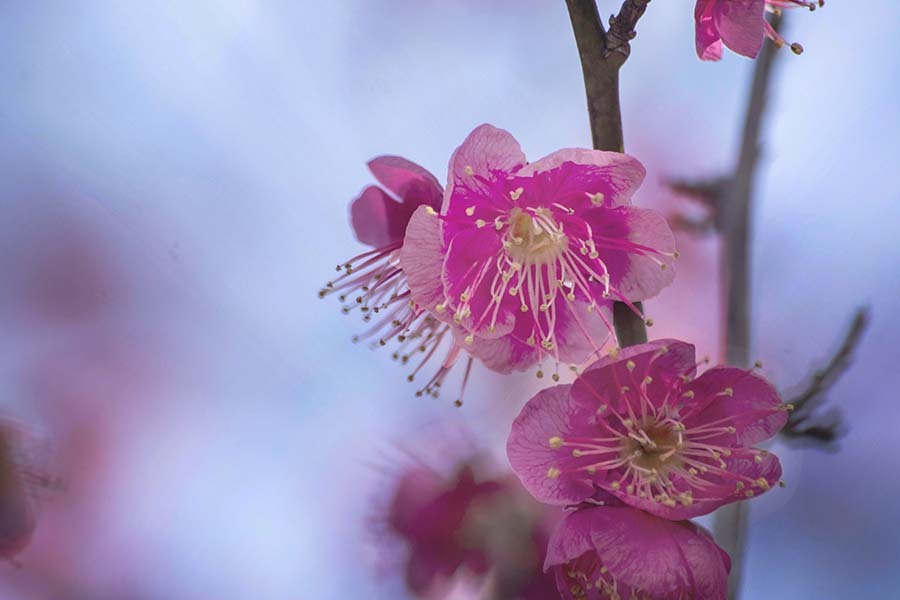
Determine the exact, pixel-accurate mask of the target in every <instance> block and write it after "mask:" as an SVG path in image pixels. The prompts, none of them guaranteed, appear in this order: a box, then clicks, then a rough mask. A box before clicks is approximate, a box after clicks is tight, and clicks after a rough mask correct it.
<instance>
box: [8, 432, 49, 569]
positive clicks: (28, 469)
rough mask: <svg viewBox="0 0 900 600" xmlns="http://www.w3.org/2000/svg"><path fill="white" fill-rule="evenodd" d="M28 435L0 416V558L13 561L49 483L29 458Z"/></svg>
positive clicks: (30, 529) (29, 535)
mask: <svg viewBox="0 0 900 600" xmlns="http://www.w3.org/2000/svg"><path fill="white" fill-rule="evenodd" d="M28 438H29V435H28V433H27V432H26V431H25V429H23V428H22V427H21V426H20V425H18V424H17V423H15V422H14V421H12V420H9V419H6V418H3V417H0V559H4V560H9V561H13V560H15V557H16V556H17V555H18V554H19V553H20V552H22V551H23V550H24V549H25V548H26V547H27V546H28V544H29V543H30V542H31V538H32V536H33V535H34V530H35V528H36V526H37V514H36V511H37V504H36V503H37V500H38V498H39V494H40V492H41V490H42V489H46V488H48V487H49V486H51V485H52V483H53V482H52V481H51V480H50V479H48V478H47V477H46V476H44V475H41V474H40V473H39V471H38V470H37V469H36V468H35V466H34V465H32V460H33V458H32V457H31V456H29V447H30V446H31V442H30V441H29V439H28Z"/></svg>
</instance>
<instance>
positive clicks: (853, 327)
mask: <svg viewBox="0 0 900 600" xmlns="http://www.w3.org/2000/svg"><path fill="white" fill-rule="evenodd" d="M869 319H870V315H869V308H868V307H862V308H860V309H858V310H857V311H856V313H855V314H854V316H853V321H852V322H851V323H850V327H849V328H848V329H847V333H846V334H845V335H844V340H843V342H841V345H840V347H839V348H838V349H837V352H835V353H834V355H833V356H832V357H831V360H829V361H828V363H827V364H826V365H825V367H823V368H822V369H820V370H818V371H815V372H814V373H813V374H812V376H810V378H809V383H808V384H807V386H806V388H805V389H804V390H803V391H801V392H800V393H798V394H797V395H796V396H794V397H793V398H792V399H791V400H790V404H792V405H793V406H794V411H793V412H792V413H791V416H790V419H788V424H787V426H786V427H785V428H784V429H783V430H782V431H781V433H782V435H784V436H785V437H787V438H790V439H794V440H804V439H805V440H812V441H816V442H819V443H824V444H830V443H832V442H834V441H835V440H836V439H837V438H838V436H839V431H838V427H839V426H840V424H841V420H840V414H839V413H837V412H836V411H831V412H829V413H826V414H825V415H817V414H816V409H818V408H819V407H820V406H822V404H824V402H825V400H826V394H827V393H828V391H829V390H830V389H831V388H832V386H834V384H835V383H837V381H838V379H840V378H841V376H842V375H843V374H844V373H845V372H846V371H847V369H849V368H850V365H851V363H852V362H853V354H854V352H856V348H857V347H858V346H859V342H860V340H861V339H862V336H863V333H865V330H866V327H868V325H869Z"/></svg>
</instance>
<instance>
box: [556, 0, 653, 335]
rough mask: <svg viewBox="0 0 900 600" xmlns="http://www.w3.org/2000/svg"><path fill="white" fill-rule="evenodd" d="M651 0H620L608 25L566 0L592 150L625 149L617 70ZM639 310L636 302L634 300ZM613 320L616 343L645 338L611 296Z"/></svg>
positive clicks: (640, 324)
mask: <svg viewBox="0 0 900 600" xmlns="http://www.w3.org/2000/svg"><path fill="white" fill-rule="evenodd" d="M649 3H650V0H625V2H624V3H623V4H622V7H621V9H620V10H619V14H618V15H615V16H612V17H610V19H609V31H606V30H605V29H604V27H603V23H602V22H601V20H600V13H599V11H598V10H597V3H596V0H566V6H567V7H568V9H569V18H570V19H571V21H572V31H573V32H574V33H575V42H576V44H577V45H578V55H579V56H580V58H581V71H582V74H583V75H584V90H585V93H586V94H587V104H588V118H589V120H590V124H591V139H592V141H593V144H594V148H596V149H597V150H611V151H614V152H624V150H625V141H624V136H623V132H622V108H621V105H620V103H619V70H620V69H621V68H622V65H624V64H625V61H626V60H627V59H628V56H629V54H631V44H630V42H631V40H632V39H634V37H635V35H637V34H636V33H635V26H636V25H637V22H638V19H640V18H641V16H642V15H643V14H644V11H645V10H646V9H647V5H648V4H649ZM636 307H637V309H638V310H639V311H640V310H642V308H641V305H640V304H639V303H638V304H637V305H636ZM613 315H614V316H613V324H614V327H615V329H616V338H617V339H618V342H619V345H620V346H631V345H634V344H640V343H643V342H646V341H647V329H646V327H645V326H644V321H643V319H642V318H641V317H639V316H638V315H636V314H634V312H632V311H631V310H629V309H628V307H627V306H625V305H623V304H621V303H619V302H616V303H615V306H614V311H613Z"/></svg>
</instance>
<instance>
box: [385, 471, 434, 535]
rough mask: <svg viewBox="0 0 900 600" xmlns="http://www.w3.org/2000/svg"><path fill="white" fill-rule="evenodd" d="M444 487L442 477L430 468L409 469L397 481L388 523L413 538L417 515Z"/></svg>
mask: <svg viewBox="0 0 900 600" xmlns="http://www.w3.org/2000/svg"><path fill="white" fill-rule="evenodd" d="M445 487H446V482H445V481H444V479H443V478H442V477H441V476H440V475H438V474H437V473H435V472H434V471H432V470H431V469H426V468H424V467H416V468H412V469H410V470H409V471H407V472H406V473H404V475H403V477H402V478H401V479H400V481H399V482H398V483H397V488H396V491H395V492H394V497H393V499H392V500H391V506H390V511H389V513H388V524H389V525H390V526H391V527H392V528H393V529H394V531H396V532H397V533H399V534H400V535H403V536H405V537H407V538H415V537H416V532H417V531H418V529H419V525H420V518H419V515H420V514H421V513H422V511H423V510H425V508H426V507H427V505H428V503H430V502H432V500H433V499H434V498H436V497H437V496H438V495H440V494H441V493H442V492H443V491H444V488H445Z"/></svg>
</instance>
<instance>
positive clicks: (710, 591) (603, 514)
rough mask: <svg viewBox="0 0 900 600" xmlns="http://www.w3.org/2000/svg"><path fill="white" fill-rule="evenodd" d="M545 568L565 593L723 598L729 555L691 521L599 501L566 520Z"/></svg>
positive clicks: (572, 597)
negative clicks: (676, 519)
mask: <svg viewBox="0 0 900 600" xmlns="http://www.w3.org/2000/svg"><path fill="white" fill-rule="evenodd" d="M544 569H545V570H547V571H552V572H553V574H554V576H555V577H556V583H557V588H558V590H559V593H560V594H561V595H562V597H563V599H564V600H630V599H644V598H646V599H653V600H681V599H683V598H703V599H704V600H724V598H725V597H726V596H727V590H728V572H729V571H730V570H731V560H730V558H729V557H728V555H727V554H726V553H725V551H724V550H722V549H721V548H719V547H718V546H717V545H716V543H715V542H714V541H713V540H712V538H711V536H710V535H709V533H707V532H706V531H705V530H704V529H703V528H702V527H699V526H697V525H695V524H693V523H691V522H690V521H679V522H676V521H669V520H666V519H660V518H657V517H654V516H652V515H649V514H647V513H645V512H642V511H639V510H635V509H633V508H629V507H626V506H593V507H590V508H583V509H581V510H577V511H574V512H571V513H569V514H568V515H566V517H565V519H563V520H562V521H561V522H560V524H559V525H558V526H557V529H556V531H554V533H553V536H552V537H551V539H550V545H549V548H548V550H547V559H546V561H545V563H544Z"/></svg>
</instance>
